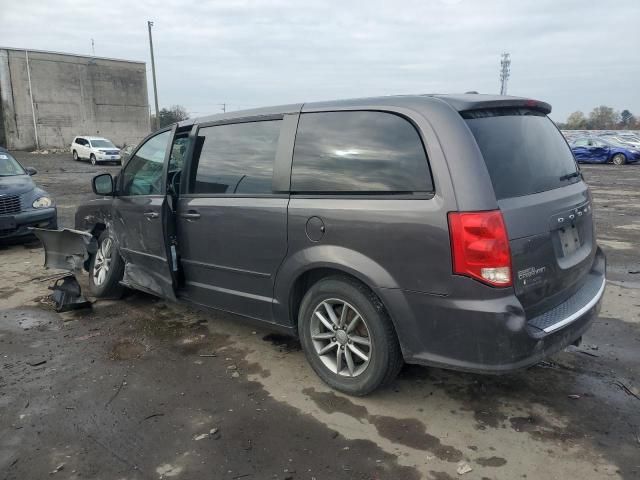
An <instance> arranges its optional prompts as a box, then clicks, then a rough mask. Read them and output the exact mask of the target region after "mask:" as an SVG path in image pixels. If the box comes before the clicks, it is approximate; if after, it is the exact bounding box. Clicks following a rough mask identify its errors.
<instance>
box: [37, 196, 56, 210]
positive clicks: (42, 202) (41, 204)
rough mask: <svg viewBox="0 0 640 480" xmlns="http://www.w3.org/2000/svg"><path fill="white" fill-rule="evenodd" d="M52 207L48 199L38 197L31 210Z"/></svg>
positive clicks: (51, 201) (51, 202)
mask: <svg viewBox="0 0 640 480" xmlns="http://www.w3.org/2000/svg"><path fill="white" fill-rule="evenodd" d="M52 205H53V200H51V199H50V198H49V197H40V198H38V199H36V200H35V201H34V202H33V208H47V207H50V206H52Z"/></svg>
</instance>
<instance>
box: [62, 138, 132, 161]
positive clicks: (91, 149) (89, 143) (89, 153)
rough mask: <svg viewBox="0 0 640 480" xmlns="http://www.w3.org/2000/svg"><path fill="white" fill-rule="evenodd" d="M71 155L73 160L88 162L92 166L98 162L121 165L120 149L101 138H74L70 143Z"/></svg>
mask: <svg viewBox="0 0 640 480" xmlns="http://www.w3.org/2000/svg"><path fill="white" fill-rule="evenodd" d="M71 154H72V155H73V159H74V160H80V159H86V160H90V161H91V163H92V164H93V165H95V164H96V163H98V162H117V163H122V157H121V156H120V149H119V148H118V147H116V146H115V145H114V144H113V142H111V140H107V139H106V138H102V137H75V138H74V139H73V142H71Z"/></svg>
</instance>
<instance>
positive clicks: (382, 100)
mask: <svg viewBox="0 0 640 480" xmlns="http://www.w3.org/2000/svg"><path fill="white" fill-rule="evenodd" d="M443 102H444V103H446V104H448V105H449V106H450V107H451V108H453V109H454V110H457V111H459V112H461V111H466V110H478V109H485V108H508V107H524V108H533V109H536V110H539V111H541V112H543V113H545V114H548V113H550V112H551V105H549V104H548V103H546V102H541V101H539V100H534V99H531V98H524V97H512V96H507V95H484V94H477V93H463V94H420V95H392V96H386V97H369V98H353V99H347V100H331V101H325V102H312V103H297V104H289V105H279V106H274V107H266V108H256V109H252V110H238V111H234V112H226V113H220V114H216V115H209V116H206V117H200V118H194V119H189V120H184V121H182V122H179V123H178V127H179V128H181V127H188V126H191V125H193V124H195V123H207V122H216V121H224V120H231V119H235V118H243V117H247V118H248V117H258V116H265V117H266V116H270V115H283V114H287V113H300V112H308V111H319V110H332V109H335V110H342V109H353V108H358V107H361V108H376V107H378V108H380V107H396V108H413V109H415V110H422V111H424V110H425V109H428V107H429V106H436V104H440V105H441V104H442V103H443Z"/></svg>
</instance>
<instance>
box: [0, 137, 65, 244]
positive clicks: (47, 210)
mask: <svg viewBox="0 0 640 480" xmlns="http://www.w3.org/2000/svg"><path fill="white" fill-rule="evenodd" d="M35 174H36V171H35V169H33V168H24V167H23V166H22V165H20V163H18V161H17V160H16V159H15V158H13V156H12V155H11V154H10V153H9V152H7V151H6V150H5V149H4V148H2V147H0V242H1V241H4V240H5V239H8V238H16V237H18V238H20V237H26V236H29V235H31V230H30V229H29V227H41V228H51V229H55V228H57V225H58V222H57V218H58V215H57V210H56V206H55V203H54V202H53V199H52V198H51V196H50V195H49V194H48V193H47V192H45V191H44V190H42V189H41V188H38V187H37V186H36V184H35V182H34V181H33V179H32V178H31V177H32V176H33V175H35Z"/></svg>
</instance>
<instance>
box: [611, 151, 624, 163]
mask: <svg viewBox="0 0 640 480" xmlns="http://www.w3.org/2000/svg"><path fill="white" fill-rule="evenodd" d="M611 161H612V162H613V164H614V165H624V164H625V163H627V157H625V156H624V153H616V154H615V155H614V156H613V158H612V159H611Z"/></svg>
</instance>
